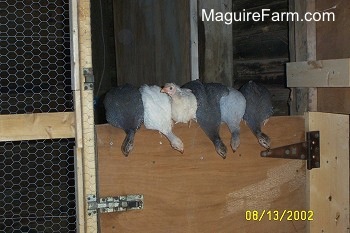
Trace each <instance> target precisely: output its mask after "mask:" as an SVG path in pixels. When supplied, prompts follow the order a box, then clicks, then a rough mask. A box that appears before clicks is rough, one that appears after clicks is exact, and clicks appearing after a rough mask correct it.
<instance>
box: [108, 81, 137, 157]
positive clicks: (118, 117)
mask: <svg viewBox="0 0 350 233" xmlns="http://www.w3.org/2000/svg"><path fill="white" fill-rule="evenodd" d="M103 103H104V106H105V109H106V120H107V122H108V123H109V124H111V125H112V126H114V127H118V128H121V129H123V130H124V131H125V133H126V136H125V139H124V141H123V144H122V147H121V149H122V152H123V154H124V155H125V156H128V155H129V153H130V152H131V150H132V149H133V147H134V137H135V133H136V131H137V130H138V129H139V128H140V126H141V124H142V122H143V114H144V108H143V103H142V97H141V93H140V91H139V89H138V88H136V87H134V86H132V85H130V84H125V85H123V86H120V87H115V88H113V89H111V90H110V91H109V92H107V94H106V97H105V99H104V102H103Z"/></svg>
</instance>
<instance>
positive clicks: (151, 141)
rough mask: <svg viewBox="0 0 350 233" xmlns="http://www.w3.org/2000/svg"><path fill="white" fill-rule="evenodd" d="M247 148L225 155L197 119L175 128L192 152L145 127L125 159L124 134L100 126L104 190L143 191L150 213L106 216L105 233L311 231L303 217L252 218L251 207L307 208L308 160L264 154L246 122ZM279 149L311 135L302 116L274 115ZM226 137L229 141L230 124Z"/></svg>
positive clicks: (270, 129)
mask: <svg viewBox="0 0 350 233" xmlns="http://www.w3.org/2000/svg"><path fill="white" fill-rule="evenodd" d="M241 126H242V131H241V146H240V147H239V149H238V150H237V152H236V153H233V152H232V151H231V150H230V151H229V153H228V156H227V159H226V160H223V159H221V158H220V157H219V156H218V155H217V154H216V153H215V150H214V147H213V145H212V143H211V142H210V141H209V139H207V137H206V136H205V135H204V133H203V131H202V130H201V129H200V128H199V127H198V124H196V123H192V125H191V127H190V128H188V126H187V125H180V124H177V125H175V130H174V131H175V133H176V134H178V135H179V137H180V138H182V140H183V142H184V144H185V153H184V154H180V153H178V152H176V151H174V150H173V149H171V147H170V145H169V142H168V141H167V140H166V139H165V138H164V137H162V136H161V135H160V134H159V133H158V132H156V131H150V130H145V129H143V128H142V129H141V130H140V131H139V132H138V133H137V134H136V141H135V148H134V150H133V152H132V153H131V154H130V155H129V157H124V156H123V155H122V153H121V151H120V146H121V143H122V141H123V138H124V135H125V134H124V132H123V131H122V130H120V129H116V128H113V127H111V126H109V125H98V126H96V130H97V145H98V172H99V195H100V196H101V197H104V196H113V195H124V194H132V193H135V194H137V193H140V194H143V195H144V201H145V203H144V205H145V206H144V210H142V211H130V212H125V213H108V214H101V215H100V224H101V232H103V233H107V232H122V233H127V232H133V233H134V232H145V233H148V232H149V233H157V232H181V233H196V232H201V233H205V232H208V233H213V232H220V233H225V232H227V233H232V232H257V229H259V230H258V231H259V232H261V233H271V232H300V233H301V232H305V227H306V224H305V222H300V221H294V222H293V221H285V220H283V221H281V222H279V221H277V222H276V221H268V219H267V218H263V219H262V221H261V222H258V221H247V220H246V219H245V211H246V210H259V211H262V210H266V211H268V210H279V211H283V210H302V209H305V205H306V202H305V163H304V162H302V161H296V160H282V159H272V158H261V157H260V151H261V150H262V148H261V147H260V146H259V145H258V143H257V140H256V138H255V137H254V136H253V135H252V133H251V132H250V131H249V129H248V128H247V127H246V126H245V125H244V124H243V123H242V124H241ZM263 130H264V131H266V133H267V134H269V135H270V136H271V139H272V147H278V146H282V145H285V144H290V143H296V142H299V141H301V140H302V139H303V138H304V118H303V117H273V118H272V119H270V121H269V122H268V123H267V125H266V126H265V127H264V129H263ZM221 135H222V136H223V140H224V142H225V143H226V145H229V140H230V136H229V133H228V130H227V128H226V126H223V127H222V130H221Z"/></svg>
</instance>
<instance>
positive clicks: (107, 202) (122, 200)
mask: <svg viewBox="0 0 350 233" xmlns="http://www.w3.org/2000/svg"><path fill="white" fill-rule="evenodd" d="M87 203H88V214H89V215H92V214H96V212H97V210H98V211H99V212H100V213H108V212H120V211H127V210H141V209H143V195H139V194H136V195H126V196H116V197H102V198H99V199H97V198H96V196H95V195H88V197H87Z"/></svg>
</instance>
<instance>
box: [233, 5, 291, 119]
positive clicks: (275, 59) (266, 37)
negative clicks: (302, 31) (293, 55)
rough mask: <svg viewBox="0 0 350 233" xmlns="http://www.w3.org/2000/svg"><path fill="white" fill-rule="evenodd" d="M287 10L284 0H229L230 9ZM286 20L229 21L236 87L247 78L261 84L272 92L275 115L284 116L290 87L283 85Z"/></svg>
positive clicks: (286, 111)
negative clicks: (231, 30)
mask: <svg viewBox="0 0 350 233" xmlns="http://www.w3.org/2000/svg"><path fill="white" fill-rule="evenodd" d="M243 9H245V10H246V11H253V12H256V11H257V12H260V11H261V10H262V9H270V10H271V12H287V11H288V0H282V1H270V0H263V1H253V0H233V11H242V10H243ZM288 46H289V39H288V22H271V21H269V20H266V21H259V22H254V21H252V20H250V21H247V22H234V23H233V70H234V74H233V79H234V86H235V87H240V86H241V85H242V84H244V83H245V82H247V81H249V80H254V81H256V82H260V83H263V84H265V85H266V86H267V87H268V89H269V90H270V92H271V94H272V100H273V105H274V108H275V115H288V113H289V110H288V109H289V107H288V99H289V93H290V90H289V89H287V88H286V87H285V83H286V73H285V64H286V62H289V48H288Z"/></svg>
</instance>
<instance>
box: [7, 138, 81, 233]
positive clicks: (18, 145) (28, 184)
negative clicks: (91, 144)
mask: <svg viewBox="0 0 350 233" xmlns="http://www.w3.org/2000/svg"><path fill="white" fill-rule="evenodd" d="M73 147H74V139H54V140H36V141H34V140H33V141H18V142H1V143H0V232H75V229H76V208H75V179H74V151H73Z"/></svg>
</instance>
